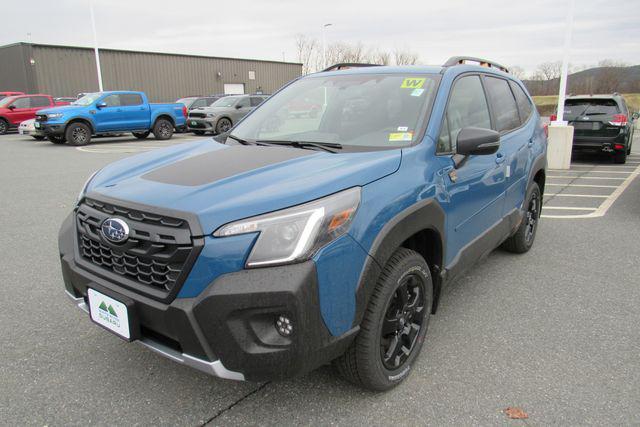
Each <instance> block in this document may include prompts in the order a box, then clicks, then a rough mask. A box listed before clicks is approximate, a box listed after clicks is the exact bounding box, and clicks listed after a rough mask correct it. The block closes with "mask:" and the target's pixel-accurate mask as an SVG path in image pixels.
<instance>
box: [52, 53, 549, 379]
mask: <svg viewBox="0 0 640 427" xmlns="http://www.w3.org/2000/svg"><path fill="white" fill-rule="evenodd" d="M470 62H471V63H473V62H477V63H479V64H483V65H484V66H479V65H472V64H470ZM507 71H508V70H507V69H506V68H504V67H502V66H499V65H498V64H495V63H492V62H490V61H487V60H484V59H477V58H467V57H454V58H451V59H450V60H449V61H447V63H445V64H444V65H443V66H441V67H423V66H420V67H408V66H406V67H404V66H403V67H376V66H370V67H362V68H353V69H347V70H342V71H326V72H321V73H316V74H311V75H308V76H304V77H301V78H299V79H297V80H296V81H294V82H292V83H290V84H288V85H287V86H285V87H284V88H283V89H281V90H280V91H279V92H278V93H276V94H275V95H273V96H272V97H270V98H269V99H268V100H267V101H265V102H264V103H263V104H261V105H260V106H259V107H257V108H256V109H255V110H253V111H252V112H251V113H249V114H248V115H247V116H246V117H245V118H244V119H243V120H242V121H241V122H238V123H237V124H236V125H235V127H234V128H232V129H231V131H230V132H227V133H223V134H221V135H218V136H217V137H216V138H217V140H218V141H220V142H221V143H218V142H216V141H213V140H199V141H195V142H192V143H186V144H180V145H176V146H173V147H167V148H164V149H160V150H155V151H152V152H147V153H144V154H141V155H138V156H133V157H129V158H126V159H122V160H120V161H118V162H116V163H113V164H111V165H107V166H105V167H104V168H103V169H101V170H100V171H98V172H96V173H95V174H94V175H93V176H92V177H90V178H89V179H88V180H87V183H86V184H85V186H84V188H83V189H82V191H81V193H80V196H79V198H78V200H77V203H76V205H75V206H74V208H73V210H72V212H70V214H69V216H68V217H67V219H66V220H65V222H64V223H63V225H62V228H61V230H60V236H59V249H60V255H61V258H60V259H61V264H62V277H63V278H64V283H65V289H66V292H67V294H68V295H69V296H70V297H71V298H72V300H73V302H74V303H75V304H76V305H77V307H78V308H80V309H82V310H84V311H85V312H87V313H88V314H89V315H90V317H91V319H92V320H93V321H94V322H95V323H97V324H98V325H100V326H101V327H103V328H105V329H107V330H109V331H110V332H113V333H115V334H116V335H118V336H119V337H121V338H123V339H125V340H127V341H138V342H139V343H141V344H143V345H145V346H146V347H148V348H150V349H152V350H154V351H156V352H158V353H160V354H162V355H163V356H166V357H168V358H170V359H171V360H173V361H176V362H178V363H182V364H184V365H187V366H191V367H194V368H196V369H200V370H202V371H204V372H207V373H209V374H212V375H217V376H219V377H223V378H230V379H237V380H239V379H246V380H252V381H264V380H273V379H281V378H287V377H291V376H294V375H300V374H303V373H305V372H308V371H310V370H312V369H315V368H317V367H318V366H320V365H322V364H324V363H328V362H331V361H333V364H334V365H335V367H336V368H337V370H338V372H339V373H340V374H342V375H343V376H344V377H345V378H347V379H348V380H349V381H352V382H354V383H356V384H359V385H361V386H363V387H366V388H369V389H373V390H387V389H389V388H391V387H394V386H395V385H397V384H399V383H400V382H401V381H402V380H403V379H404V378H406V377H407V375H409V373H410V372H411V371H412V369H413V368H414V366H416V363H417V359H416V358H417V357H418V355H419V353H420V349H421V347H422V345H423V343H424V342H427V345H428V346H431V345H433V343H429V342H428V336H427V335H426V333H427V328H428V326H429V319H430V317H431V314H432V313H434V312H435V311H436V308H437V306H438V301H439V300H440V299H441V298H444V297H445V294H443V293H442V291H441V289H442V288H443V287H444V286H446V285H447V284H448V283H451V282H452V281H454V280H456V278H458V277H461V276H462V275H463V274H464V272H465V271H467V270H468V269H469V268H471V267H472V266H473V264H474V263H475V262H476V261H478V260H479V259H482V257H484V256H485V255H487V254H488V253H489V252H491V251H492V250H493V249H494V248H496V247H498V246H502V247H503V248H504V249H506V250H507V251H510V252H513V253H517V254H524V253H525V252H527V251H528V250H529V249H530V248H531V247H532V245H533V242H534V240H535V235H536V230H537V228H538V224H539V220H540V214H541V209H542V201H543V195H544V190H545V176H546V152H547V135H546V133H547V130H546V127H545V126H544V124H543V123H542V122H541V121H540V116H539V115H538V112H537V111H536V108H535V106H534V105H533V101H532V100H531V97H530V96H529V95H528V94H527V91H526V88H525V87H524V85H523V84H522V82H521V81H520V80H518V79H517V78H516V77H515V76H514V75H513V74H510V73H508V72H507ZM325 100H326V103H325ZM310 101H311V102H312V103H314V104H317V103H320V105H322V108H321V109H319V110H318V112H317V115H316V114H314V115H313V117H309V115H304V116H302V117H301V116H300V115H292V114H289V112H290V111H291V110H292V109H293V107H294V106H298V105H301V104H303V103H304V104H309V103H311V102H310ZM516 262H521V263H526V264H527V265H528V266H527V267H524V268H525V269H526V270H527V271H530V272H531V273H528V274H534V273H535V271H537V270H539V269H540V267H539V266H538V265H537V262H538V260H537V258H536V256H535V255H532V256H521V257H520V258H519V259H518V260H517V261H516V259H515V258H514V259H512V260H509V262H508V263H506V262H505V259H504V258H500V259H499V260H497V262H496V264H498V263H503V266H502V267H500V268H503V269H508V268H511V267H513V266H514V265H515V263H516ZM458 291H460V292H464V291H463V290H460V289H459V290H458ZM448 303H451V301H448ZM501 303H502V302H501V301H496V306H487V310H494V311H495V310H499V305H500V304H501ZM446 321H447V322H449V321H452V322H455V321H456V319H452V318H451V319H450V318H447V319H446ZM462 321H465V319H463V320H462ZM444 323H445V322H444V321H441V322H439V324H438V325H435V326H436V327H438V328H441V327H442V326H444V325H443V324H444ZM70 333H71V331H70ZM78 333H84V332H80V330H78ZM439 333H440V334H441V335H442V334H443V333H446V331H442V330H441V331H439ZM101 351H104V346H102V347H101ZM78 357H91V355H90V354H84V355H79V356H78ZM428 358H429V355H425V357H424V359H423V361H422V362H421V363H422V366H421V368H420V369H422V370H423V371H424V370H425V369H427V370H428V368H427V366H428V365H427V364H428ZM454 359H455V358H452V361H451V363H452V364H454V363H455V360H454ZM114 365H115V363H114Z"/></svg>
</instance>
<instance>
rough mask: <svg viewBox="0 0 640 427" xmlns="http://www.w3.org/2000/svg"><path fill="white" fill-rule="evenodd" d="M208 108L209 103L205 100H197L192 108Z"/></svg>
mask: <svg viewBox="0 0 640 427" xmlns="http://www.w3.org/2000/svg"><path fill="white" fill-rule="evenodd" d="M206 106H207V102H206V100H205V99H204V98H200V99H196V100H195V101H194V103H193V104H191V108H192V109H193V108H203V107H206Z"/></svg>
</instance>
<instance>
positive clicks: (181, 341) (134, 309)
mask: <svg viewBox="0 0 640 427" xmlns="http://www.w3.org/2000/svg"><path fill="white" fill-rule="evenodd" d="M76 241H77V238H76V234H75V225H74V215H73V214H72V215H70V216H69V217H68V218H67V220H66V221H65V223H64V224H63V226H62V229H61V230H60V236H59V247H60V254H61V264H62V276H63V279H64V285H65V289H66V292H67V294H68V295H69V296H70V297H71V298H72V299H73V301H74V302H75V304H76V305H77V306H78V307H79V308H81V309H83V310H84V311H87V301H88V300H87V289H88V288H92V289H95V290H96V291H98V292H101V293H103V294H105V295H108V296H110V297H111V298H113V299H115V300H118V301H120V302H123V303H125V304H126V305H127V306H128V307H131V308H130V314H129V316H130V317H131V318H132V319H133V320H132V322H131V324H132V325H133V326H132V330H131V336H132V339H134V340H136V341H138V342H139V343H141V344H143V345H145V346H146V347H148V348H150V349H152V350H154V351H156V352H157V353H159V354H161V355H163V356H165V357H167V358H169V359H171V360H174V361H176V362H178V363H181V364H184V365H188V366H191V367H194V368H196V369H198V370H200V371H203V372H206V373H208V374H211V375H214V376H218V377H221V378H228V379H236V380H238V379H247V380H251V381H265V380H277V379H284V378H289V377H293V376H297V375H300V374H304V373H306V372H309V371H311V370H313V369H315V368H317V367H318V366H320V365H322V364H324V363H327V362H329V361H331V360H333V359H334V358H336V357H337V356H339V355H340V354H342V353H343V352H344V351H345V350H346V348H347V347H348V346H349V344H350V343H351V341H352V340H353V338H354V337H355V334H356V333H357V331H358V328H357V327H356V328H353V329H352V330H350V331H348V332H347V333H345V334H343V335H342V336H340V337H334V336H332V335H331V334H330V333H329V331H328V329H327V327H326V326H325V324H324V322H323V320H322V316H321V314H320V308H319V307H320V305H319V301H318V283H317V273H316V266H315V263H314V262H313V261H307V262H304V263H300V264H293V265H288V266H280V267H270V268H260V269H250V270H242V271H238V272H235V273H228V274H223V275H221V276H219V277H218V278H217V279H215V280H214V281H212V282H211V283H210V284H209V286H208V287H207V288H206V289H205V290H204V291H203V292H202V293H201V294H200V295H198V296H197V297H194V298H176V299H174V300H173V301H171V302H170V303H163V302H159V301H156V300H153V299H151V298H149V297H146V296H144V295H141V294H139V293H136V292H134V291H132V290H131V289H126V288H123V287H121V286H119V285H118V284H117V283H113V282H111V281H109V280H106V279H105V278H103V277H99V276H97V275H95V274H94V273H92V272H89V271H87V270H84V269H83V268H82V267H81V266H79V265H78V264H77V263H76V262H75V259H76V258H75V256H76V255H75V253H76V246H77V245H76V243H75V242H76ZM280 315H285V316H287V317H288V318H289V319H291V322H292V324H293V328H294V330H293V333H292V334H291V335H290V336H288V337H285V336H281V335H280V334H279V333H278V332H277V329H276V327H275V321H276V319H277V318H278V316H280Z"/></svg>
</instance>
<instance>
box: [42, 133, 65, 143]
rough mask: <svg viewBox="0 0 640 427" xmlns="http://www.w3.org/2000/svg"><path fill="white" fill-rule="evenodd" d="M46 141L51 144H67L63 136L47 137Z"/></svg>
mask: <svg viewBox="0 0 640 427" xmlns="http://www.w3.org/2000/svg"><path fill="white" fill-rule="evenodd" d="M47 139H48V140H49V141H50V142H52V143H53V144H64V143H65V142H67V140H66V138H65V137H64V135H49V136H47Z"/></svg>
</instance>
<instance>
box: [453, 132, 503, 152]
mask: <svg viewBox="0 0 640 427" xmlns="http://www.w3.org/2000/svg"><path fill="white" fill-rule="evenodd" d="M456 146H457V148H456V154H461V155H463V156H470V155H476V156H482V155H487V154H494V153H495V152H496V151H498V148H500V133H498V132H496V131H495V130H491V129H483V128H473V127H468V128H464V129H462V130H460V132H459V133H458V138H457V139H456Z"/></svg>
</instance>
